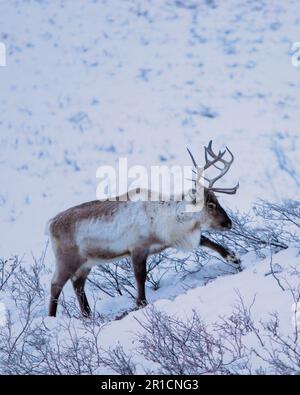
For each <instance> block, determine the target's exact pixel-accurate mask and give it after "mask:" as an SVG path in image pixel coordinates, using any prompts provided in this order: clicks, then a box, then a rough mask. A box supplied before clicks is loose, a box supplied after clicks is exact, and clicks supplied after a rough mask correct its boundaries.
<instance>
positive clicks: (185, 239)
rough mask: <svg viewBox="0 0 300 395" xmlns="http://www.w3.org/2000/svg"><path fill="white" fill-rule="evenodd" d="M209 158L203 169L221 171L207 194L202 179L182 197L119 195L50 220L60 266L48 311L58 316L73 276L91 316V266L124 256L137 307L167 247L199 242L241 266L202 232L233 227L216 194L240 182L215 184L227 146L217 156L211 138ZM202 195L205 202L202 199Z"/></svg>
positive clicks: (143, 301)
mask: <svg viewBox="0 0 300 395" xmlns="http://www.w3.org/2000/svg"><path fill="white" fill-rule="evenodd" d="M188 152H189V155H190V157H191V159H192V162H193V164H194V166H195V170H194V172H195V173H197V174H199V170H200V168H199V166H198V165H197V163H196V161H195V159H194V157H193V155H192V153H191V152H190V150H188ZM226 152H228V153H229V155H230V156H231V158H230V160H225V159H224V155H225V153H226ZM205 160H206V163H205V166H204V170H207V169H208V168H210V167H216V168H217V169H218V170H219V171H220V173H219V174H218V175H217V176H216V177H215V178H213V179H207V178H205V180H206V181H208V186H207V187H204V193H203V185H201V186H200V183H199V177H198V178H197V181H196V184H195V188H193V189H191V190H190V191H189V192H188V193H187V194H183V196H182V199H181V200H180V201H177V200H175V199H173V200H172V199H171V200H170V201H141V200H139V201H132V199H131V200H130V199H124V196H119V197H118V199H116V201H110V200H106V201H100V200H95V201H91V202H87V203H83V204H81V205H79V206H75V207H72V208H69V209H68V210H66V211H64V212H62V213H60V214H58V215H57V216H56V217H54V218H53V219H52V220H50V224H49V225H50V226H49V228H50V238H51V242H52V247H53V250H54V254H55V258H56V269H55V273H54V276H53V279H52V282H51V298H50V305H49V315H50V316H55V315H56V311H57V303H58V298H59V295H60V293H61V291H62V289H63V287H64V285H65V283H66V282H67V281H68V280H69V279H71V281H72V284H73V288H74V291H75V294H76V296H77V299H78V302H79V306H80V309H81V312H82V314H83V315H84V316H86V317H87V316H89V315H90V312H91V309H90V306H89V303H88V300H87V297H86V294H85V291H84V286H85V282H86V279H87V276H88V274H89V273H90V271H91V268H92V267H93V266H94V265H99V264H101V263H104V262H111V261H116V260H120V259H121V258H124V257H131V260H132V266H133V271H134V274H135V279H136V283H137V299H136V303H137V306H138V307H142V306H144V305H146V303H147V301H146V295H145V281H146V275H147V271H146V261H147V257H148V256H149V255H152V254H156V253H159V252H161V251H163V250H164V249H166V248H169V247H173V248H177V249H185V250H192V249H195V248H198V247H199V246H203V247H207V248H210V249H212V250H214V251H216V252H217V253H219V254H220V255H221V256H222V257H223V258H224V259H225V260H226V261H227V262H228V263H230V264H231V265H233V266H235V267H236V268H237V269H239V268H240V259H239V258H238V257H237V256H236V255H235V254H234V253H233V252H232V251H230V250H228V249H226V248H224V247H223V246H221V245H219V244H217V243H215V242H213V241H211V240H210V239H208V238H207V237H206V236H203V235H202V234H201V233H202V231H203V230H209V229H211V230H221V231H222V230H229V229H231V227H232V222H231V220H230V218H229V217H228V215H227V214H226V212H225V210H224V209H223V208H222V207H221V205H220V204H219V202H218V199H217V197H216V195H215V193H216V192H218V193H226V194H235V193H236V191H237V189H238V187H239V184H237V185H236V186H235V187H233V188H218V187H215V186H214V185H215V182H216V181H217V180H219V179H220V178H221V177H223V176H224V175H225V174H226V173H227V172H228V170H229V169H230V167H231V165H232V163H233V161H234V156H233V154H232V153H231V151H230V150H229V149H228V148H227V147H226V150H225V151H223V152H221V151H219V153H218V154H215V153H214V152H213V149H212V141H210V142H209V144H208V146H207V147H205ZM220 165H221V166H222V167H220ZM137 193H140V194H146V195H149V194H150V191H148V190H139V191H137ZM201 193H202V197H203V199H202V200H204V204H202V203H200V201H201V199H199V198H201V196H200V195H201ZM203 195H204V196H203ZM129 196H130V197H132V194H130V192H127V196H125V197H128V198H129ZM188 204H189V205H191V204H192V205H193V208H195V210H192V211H189V210H188V211H187V210H186V207H187V205H188ZM200 204H201V206H200ZM197 205H198V206H199V209H197V208H198V207H197Z"/></svg>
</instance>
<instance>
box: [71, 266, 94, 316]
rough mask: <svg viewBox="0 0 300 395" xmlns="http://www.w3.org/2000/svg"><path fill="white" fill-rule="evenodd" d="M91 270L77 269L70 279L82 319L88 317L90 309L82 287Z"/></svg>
mask: <svg viewBox="0 0 300 395" xmlns="http://www.w3.org/2000/svg"><path fill="white" fill-rule="evenodd" d="M90 271H91V269H80V268H79V269H78V270H77V272H76V273H75V274H74V276H73V277H72V278H71V281H72V285H73V288H74V291H75V294H76V296H77V299H78V302H79V306H80V310H81V312H82V315H83V316H84V317H89V316H90V314H91V308H90V305H89V302H88V300H87V297H86V294H85V292H84V286H85V282H86V279H87V276H88V275H89V273H90Z"/></svg>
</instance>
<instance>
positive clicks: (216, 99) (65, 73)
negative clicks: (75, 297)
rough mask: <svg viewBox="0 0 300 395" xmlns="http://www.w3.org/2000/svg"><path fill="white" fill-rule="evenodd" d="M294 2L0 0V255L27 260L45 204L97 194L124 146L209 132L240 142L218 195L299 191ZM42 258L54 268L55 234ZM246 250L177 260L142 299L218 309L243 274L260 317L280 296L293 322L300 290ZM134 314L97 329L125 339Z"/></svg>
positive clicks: (181, 158)
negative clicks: (191, 270)
mask: <svg viewBox="0 0 300 395" xmlns="http://www.w3.org/2000/svg"><path fill="white" fill-rule="evenodd" d="M299 11H300V3H299V2H298V1H297V0H295V1H293V0H288V1H285V2H280V1H273V2H261V1H239V0H234V1H230V2H222V1H204V0H199V1H196V0H186V1H175V0H174V1H173V0H159V1H155V2H151V1H139V0H136V1H130V0H125V1H105V0H103V1H97V0H89V1H85V2H79V1H72V2H62V1H47V0H43V1H42V0H41V1H33V0H32V1H26V2H24V1H19V0H13V1H10V2H1V4H0V41H1V42H3V43H4V44H5V45H6V53H7V59H6V63H7V65H6V67H0V108H1V117H0V144H1V151H0V152H1V156H0V164H1V172H0V184H1V189H0V219H1V224H2V232H1V238H0V251H1V256H2V257H3V258H7V257H10V256H11V255H20V256H24V262H27V263H28V264H30V263H31V261H32V255H31V253H33V254H34V255H35V256H40V254H41V253H42V251H43V250H44V248H45V245H46V243H47V236H46V235H45V234H44V229H45V225H46V223H47V221H48V219H49V218H51V217H52V216H53V215H55V214H56V213H57V212H59V211H62V210H63V209H66V208H68V207H71V206H72V205H75V204H79V203H82V202H84V201H88V200H93V199H95V198H96V188H97V183H98V180H97V179H96V171H97V168H98V167H99V166H100V165H113V166H117V160H118V158H119V157H126V158H127V160H128V164H129V165H144V166H147V167H149V166H151V165H155V164H168V165H188V164H189V157H188V155H187V153H186V149H185V147H186V146H188V147H190V148H191V149H192V151H193V152H194V154H195V156H197V157H198V158H199V160H201V158H202V160H203V146H204V145H205V144H207V143H208V141H209V140H210V139H213V141H214V145H215V147H217V148H222V147H223V148H224V146H226V145H228V147H229V148H230V149H231V151H232V152H233V153H234V154H235V163H234V165H233V167H232V169H231V171H230V173H229V174H228V175H227V178H226V179H225V180H224V184H223V185H224V186H231V185H235V184H236V183H237V181H239V183H240V189H239V191H238V193H237V195H236V196H230V197H221V198H220V200H221V202H222V204H223V205H224V206H225V207H230V208H232V209H239V210H241V211H248V210H250V209H251V207H252V204H253V203H254V202H255V201H256V200H257V199H258V198H262V199H266V200H270V201H276V202H280V201H282V200H283V199H286V198H296V197H297V195H298V193H299V188H300V161H299V152H300V139H299V130H298V129H299V122H298V117H299V110H300V67H298V68H297V67H294V66H293V65H292V61H291V48H292V45H293V43H294V42H296V41H299V28H300V17H299ZM274 259H275V257H274ZM46 260H47V263H48V264H49V267H50V268H53V265H54V257H53V254H52V251H51V249H50V248H49V249H48V251H47V256H46ZM275 260H276V263H277V264H278V265H280V266H281V267H282V268H283V270H284V271H288V267H289V265H293V264H294V265H297V264H299V256H298V255H297V251H296V250H295V249H292V248H289V249H288V250H286V251H282V252H280V253H279V254H277V255H276V259H275ZM243 266H244V269H245V270H244V271H243V272H242V273H238V274H236V273H235V272H234V270H233V269H231V268H229V267H228V266H226V265H225V264H224V263H220V261H218V260H217V259H215V260H212V261H211V262H208V263H207V265H206V266H205V268H204V270H203V272H201V273H200V274H196V275H194V276H190V277H188V278H187V279H186V280H185V281H182V280H181V279H179V277H178V276H176V274H175V273H173V272H172V271H170V273H168V274H167V275H166V277H165V278H164V280H163V282H162V284H163V286H162V287H161V288H160V289H159V290H157V291H153V290H151V289H148V290H147V294H148V299H149V301H150V303H151V304H154V306H155V307H156V308H157V309H159V310H161V311H165V312H168V313H169V314H174V315H177V316H179V317H181V318H182V317H188V316H190V315H191V313H192V311H193V310H196V311H198V312H199V313H200V314H201V316H202V317H203V318H204V319H205V320H207V322H214V321H215V320H216V319H217V318H218V317H219V316H220V315H223V314H225V315H226V314H229V313H230V311H231V309H232V306H233V304H234V302H235V300H236V296H237V294H236V291H237V290H239V292H240V293H241V294H242V295H243V296H244V298H245V299H246V301H247V302H249V303H251V301H252V299H253V297H254V295H256V302H255V305H254V312H255V315H256V317H257V318H259V317H267V316H268V314H269V313H270V312H271V311H272V310H276V311H278V312H279V314H280V316H281V319H282V322H283V323H284V327H285V329H286V330H289V329H290V326H291V325H292V323H291V320H292V317H291V316H292V301H291V300H290V299H289V296H288V295H286V294H285V293H283V292H282V291H281V290H280V289H279V287H278V285H277V284H276V282H275V281H274V279H273V278H272V276H271V275H266V273H267V272H268V270H269V258H266V259H265V260H264V261H259V260H258V259H257V257H255V256H254V255H253V254H249V255H247V256H244V257H243ZM50 277H51V273H49V276H46V277H45V278H43V285H44V287H45V289H46V290H48V287H49V281H50ZM207 277H212V278H214V280H213V281H210V282H209V283H207ZM65 294H66V297H69V296H70V295H72V290H71V287H70V286H67V287H66V292H65ZM47 296H48V295H47ZM4 299H5V296H4ZM5 302H6V305H7V306H8V305H9V301H7V300H6V301H5ZM130 306H132V300H131V299H130V298H129V297H127V296H120V297H116V298H109V297H107V296H104V295H103V294H101V293H100V295H99V300H98V301H97V304H96V307H97V311H99V312H101V313H103V314H104V315H106V316H107V317H110V316H114V315H115V314H116V313H118V312H122V311H125V310H127V309H128V308H129V307H130ZM0 307H1V304H0ZM45 314H46V302H45V309H44V311H42V312H41V317H42V316H44V315H45ZM134 317H138V318H139V319H143V311H136V312H132V313H130V314H129V315H127V316H126V317H125V318H123V319H122V320H120V321H113V322H111V323H110V324H109V325H108V326H107V327H106V328H104V330H103V335H102V342H103V345H105V346H109V345H114V344H116V343H117V342H119V343H120V344H122V345H123V346H124V347H125V349H130V348H131V347H132V342H133V337H132V336H133V334H134V333H135V332H136V331H137V330H138V323H137V321H136V320H135V319H134ZM0 319H1V317H0ZM61 319H62V318H59V317H58V318H57V322H60V320H61ZM53 322H54V323H53ZM75 322H76V320H75ZM47 323H49V325H50V323H51V326H53V327H55V320H53V319H47Z"/></svg>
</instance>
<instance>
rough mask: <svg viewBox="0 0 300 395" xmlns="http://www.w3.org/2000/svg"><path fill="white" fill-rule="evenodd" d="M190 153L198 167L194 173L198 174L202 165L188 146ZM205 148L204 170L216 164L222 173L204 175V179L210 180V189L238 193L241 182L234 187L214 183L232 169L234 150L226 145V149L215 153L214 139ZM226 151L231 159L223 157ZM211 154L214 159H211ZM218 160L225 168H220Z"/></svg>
mask: <svg viewBox="0 0 300 395" xmlns="http://www.w3.org/2000/svg"><path fill="white" fill-rule="evenodd" d="M187 150H188V153H189V154H190V157H191V159H192V162H193V164H194V166H195V168H196V171H194V173H196V174H198V171H199V169H200V167H199V166H198V165H197V162H196V161H195V158H194V157H193V155H192V153H191V151H190V150H189V149H188V148H187ZM204 150H205V162H206V163H205V165H204V168H203V169H204V170H207V169H208V168H209V167H211V166H214V167H215V168H217V169H218V170H220V174H218V175H217V176H216V177H214V178H212V179H209V178H206V177H204V179H205V180H206V181H208V189H210V190H211V191H213V192H219V193H226V194H228V195H234V194H235V193H236V191H237V190H238V188H239V184H237V185H236V186H235V187H233V188H215V187H214V184H215V183H216V181H218V180H219V179H220V178H222V177H223V176H224V175H225V174H226V173H227V172H228V170H229V169H230V167H231V165H232V163H233V161H234V156H233V154H232V152H231V151H230V150H229V148H228V147H226V150H225V151H223V152H222V151H219V153H218V154H215V153H214V152H213V149H212V140H210V142H209V143H208V146H207V147H204ZM226 152H228V153H229V154H230V156H231V159H230V160H229V161H226V160H225V159H223V156H224V155H225V154H226ZM209 156H210V157H211V158H212V159H209ZM217 162H220V163H222V164H223V165H224V166H223V168H220V167H219V166H217V165H216V163H217Z"/></svg>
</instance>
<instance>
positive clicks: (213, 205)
mask: <svg viewBox="0 0 300 395" xmlns="http://www.w3.org/2000/svg"><path fill="white" fill-rule="evenodd" d="M207 207H208V208H209V209H210V210H214V209H215V208H216V207H217V206H216V204H215V203H212V202H210V203H208V204H207Z"/></svg>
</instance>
